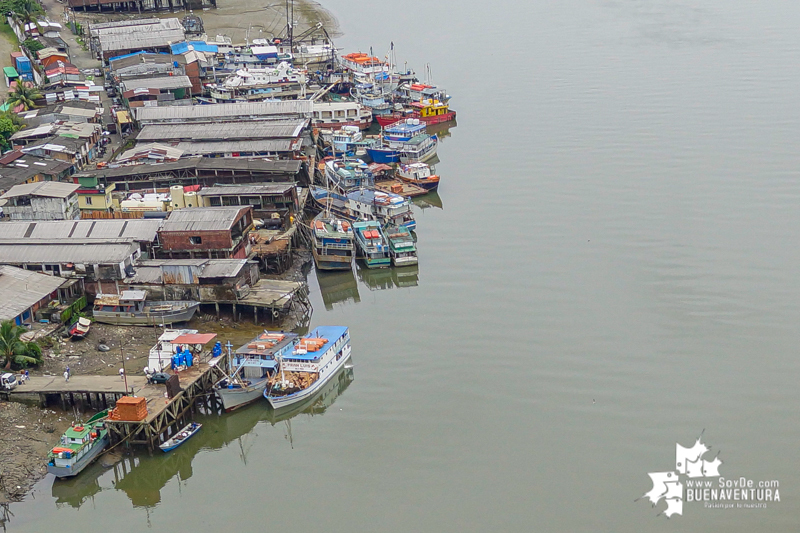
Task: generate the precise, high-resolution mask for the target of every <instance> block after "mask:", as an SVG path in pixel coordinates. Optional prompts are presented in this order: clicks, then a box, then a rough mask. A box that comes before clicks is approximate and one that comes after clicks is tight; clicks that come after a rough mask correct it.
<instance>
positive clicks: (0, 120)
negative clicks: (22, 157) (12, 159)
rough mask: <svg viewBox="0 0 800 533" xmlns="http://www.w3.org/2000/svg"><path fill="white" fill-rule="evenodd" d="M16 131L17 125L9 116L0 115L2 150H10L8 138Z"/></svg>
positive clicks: (0, 145) (17, 129)
mask: <svg viewBox="0 0 800 533" xmlns="http://www.w3.org/2000/svg"><path fill="white" fill-rule="evenodd" d="M17 131H19V126H16V125H15V124H14V122H13V121H12V120H11V119H10V118H8V117H4V116H0V149H2V151H3V152H5V151H7V150H11V142H10V141H9V139H10V138H11V136H12V135H14V134H15V133H16V132H17Z"/></svg>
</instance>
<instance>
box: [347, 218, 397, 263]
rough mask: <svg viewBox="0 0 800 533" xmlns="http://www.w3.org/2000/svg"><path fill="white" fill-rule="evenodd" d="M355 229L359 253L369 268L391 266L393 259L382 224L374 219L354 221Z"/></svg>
mask: <svg viewBox="0 0 800 533" xmlns="http://www.w3.org/2000/svg"><path fill="white" fill-rule="evenodd" d="M353 229H354V230H355V234H356V246H358V255H359V257H360V258H361V259H362V260H363V261H364V264H365V265H366V266H367V268H386V267H388V266H391V264H392V259H391V256H390V255H389V254H390V250H389V242H388V241H387V239H386V235H384V233H383V230H382V229H381V226H380V224H378V223H377V222H375V221H374V220H367V221H364V222H354V223H353Z"/></svg>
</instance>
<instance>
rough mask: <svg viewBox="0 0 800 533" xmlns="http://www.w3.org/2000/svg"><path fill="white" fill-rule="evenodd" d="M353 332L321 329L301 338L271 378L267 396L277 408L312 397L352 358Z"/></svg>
mask: <svg viewBox="0 0 800 533" xmlns="http://www.w3.org/2000/svg"><path fill="white" fill-rule="evenodd" d="M350 351H351V350H350V330H349V329H348V328H347V327H345V326H319V327H317V328H316V329H314V330H313V331H312V332H311V333H309V334H308V335H306V336H305V337H302V338H300V339H298V340H297V341H296V342H295V343H294V345H293V348H292V350H290V351H289V350H287V351H284V352H282V353H281V355H280V357H279V360H278V368H277V370H276V372H275V373H274V374H273V375H272V376H271V377H270V378H269V383H268V386H267V388H266V390H265V391H264V397H265V398H266V399H267V400H269V403H270V405H271V406H272V407H273V409H281V408H284V407H288V406H290V405H293V404H296V403H297V402H302V401H303V400H305V399H306V398H309V397H310V396H312V395H313V394H314V393H316V392H317V391H318V390H320V389H321V388H322V387H323V386H324V385H325V383H326V382H327V381H328V380H329V379H331V377H332V376H334V375H335V374H336V373H337V371H338V370H339V369H340V368H342V367H343V366H344V364H345V362H346V361H347V360H348V359H349V358H350Z"/></svg>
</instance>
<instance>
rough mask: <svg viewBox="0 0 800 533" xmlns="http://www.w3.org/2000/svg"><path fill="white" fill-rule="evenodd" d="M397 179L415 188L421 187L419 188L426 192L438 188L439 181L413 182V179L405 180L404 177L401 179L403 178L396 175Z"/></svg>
mask: <svg viewBox="0 0 800 533" xmlns="http://www.w3.org/2000/svg"><path fill="white" fill-rule="evenodd" d="M397 177H398V178H400V179H401V180H403V181H404V182H406V183H410V184H412V185H416V186H417V187H421V188H423V189H425V190H426V191H428V192H431V191H435V190H436V189H438V188H439V181H438V180H435V181H431V180H424V181H423V180H414V179H411V178H405V177H403V176H401V175H399V174H397Z"/></svg>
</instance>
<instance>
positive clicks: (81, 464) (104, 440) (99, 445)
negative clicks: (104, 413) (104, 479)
mask: <svg viewBox="0 0 800 533" xmlns="http://www.w3.org/2000/svg"><path fill="white" fill-rule="evenodd" d="M108 442H109V440H108V433H106V434H105V435H103V436H102V437H101V438H99V439H97V442H96V443H95V445H94V446H93V447H92V450H91V451H90V452H89V453H87V454H86V455H84V456H83V457H81V458H80V459H79V460H78V461H76V462H75V464H74V465H72V466H71V467H69V466H55V465H50V464H48V465H47V472H48V473H49V474H53V475H54V476H56V477H58V478H65V477H73V476H77V475H78V474H80V473H81V471H82V470H83V469H84V468H86V467H87V466H89V465H90V464H91V463H92V461H94V460H95V459H97V457H98V456H99V455H100V454H101V453H102V452H103V450H105V449H106V447H108Z"/></svg>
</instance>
